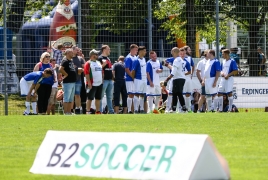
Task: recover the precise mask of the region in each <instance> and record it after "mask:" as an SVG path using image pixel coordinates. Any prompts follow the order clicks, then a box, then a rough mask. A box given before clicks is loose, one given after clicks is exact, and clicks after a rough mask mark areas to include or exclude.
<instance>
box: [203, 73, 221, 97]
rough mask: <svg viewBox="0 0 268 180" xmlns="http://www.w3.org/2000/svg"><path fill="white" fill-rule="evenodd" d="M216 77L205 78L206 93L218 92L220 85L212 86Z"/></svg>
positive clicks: (213, 93)
mask: <svg viewBox="0 0 268 180" xmlns="http://www.w3.org/2000/svg"><path fill="white" fill-rule="evenodd" d="M214 80H215V77H212V78H208V79H206V80H205V90H206V95H215V94H217V92H218V87H217V85H216V87H212V86H213V83H214Z"/></svg>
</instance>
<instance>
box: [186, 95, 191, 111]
mask: <svg viewBox="0 0 268 180" xmlns="http://www.w3.org/2000/svg"><path fill="white" fill-rule="evenodd" d="M190 101H191V98H190V97H186V96H185V106H186V109H187V111H189V110H191V107H190Z"/></svg>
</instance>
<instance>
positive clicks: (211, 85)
mask: <svg viewBox="0 0 268 180" xmlns="http://www.w3.org/2000/svg"><path fill="white" fill-rule="evenodd" d="M207 56H208V59H209V60H208V62H207V63H206V66H205V71H204V80H203V81H202V86H205V90H206V100H207V106H208V107H207V108H208V111H212V108H211V107H212V97H215V95H216V94H217V90H218V89H217V81H218V78H219V76H220V72H221V67H220V62H219V60H218V59H216V58H215V50H212V49H210V50H209V51H208V54H207ZM217 103H218V101H217V97H216V98H214V104H217ZM214 107H216V106H215V105H214Z"/></svg>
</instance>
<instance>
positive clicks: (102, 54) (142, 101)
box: [20, 44, 238, 115]
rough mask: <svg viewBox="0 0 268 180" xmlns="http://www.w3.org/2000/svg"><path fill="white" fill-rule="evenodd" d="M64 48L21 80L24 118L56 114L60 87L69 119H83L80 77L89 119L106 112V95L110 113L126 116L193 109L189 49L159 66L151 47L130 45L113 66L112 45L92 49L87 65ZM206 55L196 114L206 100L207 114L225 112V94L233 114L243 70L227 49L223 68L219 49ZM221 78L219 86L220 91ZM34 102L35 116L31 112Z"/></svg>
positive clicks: (72, 50)
mask: <svg viewBox="0 0 268 180" xmlns="http://www.w3.org/2000/svg"><path fill="white" fill-rule="evenodd" d="M62 48H63V46H62V45H61V44H60V45H58V47H57V48H56V49H53V51H54V53H53V54H54V57H53V58H50V54H49V53H48V52H44V53H43V54H42V55H41V58H40V62H39V63H37V64H36V66H35V67H34V70H33V71H34V72H32V73H29V74H27V75H25V76H24V77H23V78H22V79H21V82H20V83H21V84H20V85H21V94H22V95H26V103H25V105H26V110H25V112H24V115H30V114H37V112H38V113H39V114H50V111H52V114H54V113H53V109H55V104H56V101H57V99H56V96H57V88H58V86H59V84H60V85H62V90H63V92H64V93H63V109H64V114H65V115H72V114H80V113H81V109H82V107H81V98H80V93H81V88H82V84H83V83H84V80H83V78H81V75H84V76H85V79H86V81H85V88H86V96H87V101H86V113H87V114H93V113H94V114H102V113H103V109H104V107H103V106H104V105H103V101H102V100H103V98H104V96H106V104H107V113H108V114H118V113H119V109H122V112H121V113H125V114H126V113H128V114H146V113H148V112H150V113H154V114H159V113H160V112H162V111H160V109H161V110H163V108H164V110H165V112H166V113H173V112H179V113H187V112H191V111H192V110H193V109H192V103H191V95H192V77H193V73H194V68H195V65H194V61H193V59H192V57H191V48H190V47H189V46H185V47H183V48H178V47H174V48H173V49H172V50H171V54H172V57H170V58H168V59H166V60H165V61H162V62H160V61H159V60H158V58H157V53H156V52H155V51H150V52H149V57H150V59H149V60H148V61H146V60H145V56H146V53H147V50H146V47H145V46H137V45H136V44H131V45H130V52H129V54H128V55H127V56H126V57H124V56H120V57H119V58H118V60H117V62H116V63H114V64H112V62H111V60H110V59H109V55H110V52H111V50H110V47H109V46H108V45H103V46H102V47H101V51H97V50H95V49H93V50H91V51H90V53H89V60H88V61H85V59H84V56H83V54H82V52H81V49H79V48H78V47H76V46H73V47H72V48H68V49H66V50H65V52H64V55H63V54H62ZM204 56H205V57H204V59H202V60H201V61H200V62H199V63H198V64H197V72H196V74H197V77H198V79H199V81H200V94H201V95H200V97H198V98H199V99H198V105H197V112H202V111H204V101H206V108H205V111H213V109H214V110H216V111H218V112H223V111H224V109H223V96H225V95H227V96H228V100H229V109H228V111H230V112H231V111H232V107H233V106H232V105H233V98H232V89H233V76H234V75H236V74H237V69H238V68H237V65H236V62H235V61H234V60H233V59H230V51H229V50H228V49H224V50H223V51H222V56H223V58H224V60H223V62H222V64H220V62H219V60H217V59H216V58H215V51H214V50H206V51H205V52H204ZM163 66H165V67H167V68H169V69H170V75H169V76H168V77H167V78H166V79H165V81H162V82H160V74H161V73H162V72H163ZM82 77H83V76H82ZM219 78H220V83H219V86H217V81H218V79H219ZM60 82H61V83H60ZM166 87H168V88H166ZM37 97H38V98H37ZM36 101H37V108H36ZM212 101H213V105H214V108H212V107H213V106H212ZM30 102H31V104H32V109H33V113H31V112H30ZM93 102H94V103H93ZM92 108H93V109H94V110H92Z"/></svg>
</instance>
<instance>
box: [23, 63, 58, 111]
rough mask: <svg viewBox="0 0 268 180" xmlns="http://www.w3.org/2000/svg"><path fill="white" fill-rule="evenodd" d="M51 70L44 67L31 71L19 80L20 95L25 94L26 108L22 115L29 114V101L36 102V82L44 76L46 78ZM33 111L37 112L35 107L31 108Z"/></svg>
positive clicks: (50, 74) (50, 73)
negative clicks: (43, 68)
mask: <svg viewBox="0 0 268 180" xmlns="http://www.w3.org/2000/svg"><path fill="white" fill-rule="evenodd" d="M52 74H53V73H52V70H51V69H50V68H47V69H45V70H44V71H43V72H42V71H37V72H31V73H29V74H26V75H25V76H24V77H22V78H21V80H20V90H21V95H22V96H26V102H25V106H26V110H25V111H24V113H23V115H31V113H30V102H32V103H33V102H36V100H37V95H36V91H37V87H36V84H38V83H40V82H41V81H42V80H43V79H44V78H48V77H50V76H52ZM33 113H34V114H37V112H36V108H33Z"/></svg>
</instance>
